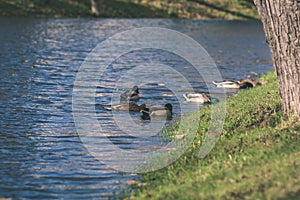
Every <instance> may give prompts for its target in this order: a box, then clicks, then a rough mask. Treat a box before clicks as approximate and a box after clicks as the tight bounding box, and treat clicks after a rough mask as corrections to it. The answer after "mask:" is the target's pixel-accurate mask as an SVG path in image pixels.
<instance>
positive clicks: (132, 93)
mask: <svg viewBox="0 0 300 200" xmlns="http://www.w3.org/2000/svg"><path fill="white" fill-rule="evenodd" d="M139 93H140V92H139V87H138V86H136V85H135V86H133V88H132V89H131V90H126V91H125V92H123V93H122V94H121V95H120V102H127V101H138V100H139V99H140V96H139Z"/></svg>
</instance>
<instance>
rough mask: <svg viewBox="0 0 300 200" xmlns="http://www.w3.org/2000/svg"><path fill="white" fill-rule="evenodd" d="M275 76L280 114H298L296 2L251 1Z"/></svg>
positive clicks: (299, 15)
mask: <svg viewBox="0 0 300 200" xmlns="http://www.w3.org/2000/svg"><path fill="white" fill-rule="evenodd" d="M254 3H255V5H256V7H257V9H258V12H259V14H260V17H261V21H262V23H263V26H264V30H265V34H266V39H267V43H268V44H269V46H270V49H271V54H272V59H273V63H274V68H275V71H276V74H277V80H278V88H279V94H280V96H281V99H282V110H283V113H284V114H285V115H290V114H291V113H293V114H295V115H296V116H297V117H298V116H299V114H300V34H299V31H300V1H299V0H254Z"/></svg>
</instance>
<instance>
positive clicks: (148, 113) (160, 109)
mask: <svg viewBox="0 0 300 200" xmlns="http://www.w3.org/2000/svg"><path fill="white" fill-rule="evenodd" d="M172 110H173V106H172V104H170V103H167V104H166V105H165V106H161V105H154V106H151V107H146V108H144V109H142V110H141V111H140V112H141V113H142V116H141V118H142V119H144V120H150V119H162V118H165V119H172Z"/></svg>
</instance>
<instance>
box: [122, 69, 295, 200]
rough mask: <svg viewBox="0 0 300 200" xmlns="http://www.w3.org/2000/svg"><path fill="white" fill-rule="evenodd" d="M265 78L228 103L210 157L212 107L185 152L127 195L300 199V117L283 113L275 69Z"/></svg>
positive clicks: (204, 111)
mask: <svg viewBox="0 0 300 200" xmlns="http://www.w3.org/2000/svg"><path fill="white" fill-rule="evenodd" d="M263 80H266V81H268V83H267V84H264V85H261V86H258V87H255V88H251V89H247V90H242V91H240V92H238V94H237V95H236V96H233V97H230V98H228V99H227V100H226V101H225V102H224V103H225V104H226V110H227V112H226V120H225V123H224V126H223V129H222V132H221V135H220V138H219V140H218V141H217V143H216V145H215V146H214V148H213V149H212V151H211V152H210V153H209V154H208V155H207V156H206V157H205V158H202V159H199V157H198V153H199V149H200V147H201V145H202V143H203V139H204V138H205V134H206V132H207V130H208V128H209V126H210V120H211V119H210V115H211V110H212V109H211V108H210V106H207V107H204V108H203V109H201V110H199V111H198V112H197V113H196V114H197V115H199V116H200V121H199V128H198V131H197V133H196V137H195V138H194V141H193V142H192V144H191V145H190V147H189V149H188V150H187V151H186V152H185V153H184V155H182V156H181V157H180V158H179V159H178V160H176V161H175V162H174V163H172V164H170V165H169V166H167V167H165V168H163V169H160V170H158V171H154V172H150V173H145V174H141V178H140V180H139V181H140V182H137V183H135V184H134V185H130V184H129V189H128V191H125V192H124V194H123V196H124V197H127V196H129V199H162V198H163V199H182V198H185V199H237V198H238V199H296V197H297V195H298V194H299V193H300V172H299V170H298V167H299V165H300V157H299V156H297V155H299V152H300V147H299V144H298V143H299V138H300V122H299V121H296V120H293V119H288V118H286V117H285V116H283V115H282V112H281V109H280V103H281V101H280V97H279V94H278V89H277V80H276V76H275V73H274V71H273V72H269V73H267V74H265V75H263V76H262V77H261V78H260V81H263ZM218 104H219V103H218ZM218 104H215V105H213V106H218ZM172 134H173V135H174V131H173V133H170V135H171V136H172ZM175 137H176V131H175ZM158 162H159V160H158ZM278 191H280V193H278Z"/></svg>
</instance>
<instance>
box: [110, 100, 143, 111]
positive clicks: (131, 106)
mask: <svg viewBox="0 0 300 200" xmlns="http://www.w3.org/2000/svg"><path fill="white" fill-rule="evenodd" d="M145 108H146V104H144V103H143V104H141V105H137V104H136V103H134V102H128V103H122V104H118V105H112V106H111V107H107V108H106V110H114V111H133V112H140V111H141V110H143V109H145Z"/></svg>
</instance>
